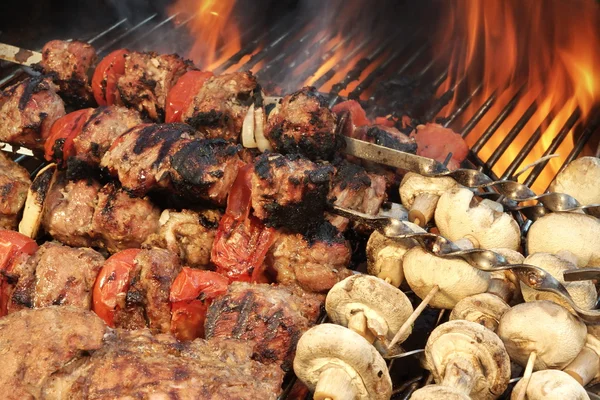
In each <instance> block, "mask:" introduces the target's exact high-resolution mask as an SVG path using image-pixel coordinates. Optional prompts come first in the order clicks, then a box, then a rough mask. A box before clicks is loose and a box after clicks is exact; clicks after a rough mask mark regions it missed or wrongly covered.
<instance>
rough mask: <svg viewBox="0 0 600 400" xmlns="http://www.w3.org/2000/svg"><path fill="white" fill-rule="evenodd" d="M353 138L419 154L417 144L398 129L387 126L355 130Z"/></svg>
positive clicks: (368, 126) (363, 127)
mask: <svg viewBox="0 0 600 400" xmlns="http://www.w3.org/2000/svg"><path fill="white" fill-rule="evenodd" d="M353 137H354V138H355V139H359V140H363V141H365V142H370V143H375V144H378V145H380V146H384V147H389V148H390V149H395V150H400V151H403V152H405V153H412V154H416V153H417V142H416V141H415V139H413V138H409V137H408V136H406V135H405V134H403V133H402V132H400V131H399V130H398V129H396V128H394V127H390V126H385V125H367V126H362V127H360V128H357V129H355V130H354V134H353Z"/></svg>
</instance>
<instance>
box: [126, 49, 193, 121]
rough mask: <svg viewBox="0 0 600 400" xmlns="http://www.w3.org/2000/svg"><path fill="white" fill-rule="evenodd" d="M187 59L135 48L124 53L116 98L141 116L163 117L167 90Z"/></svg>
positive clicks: (181, 71) (158, 119) (162, 118)
mask: <svg viewBox="0 0 600 400" xmlns="http://www.w3.org/2000/svg"><path fill="white" fill-rule="evenodd" d="M190 67H191V63H190V62H189V61H186V60H184V59H182V58H181V57H179V56H178V55H176V54H162V55H159V54H157V53H154V52H147V53H140V52H136V51H132V52H129V53H128V54H126V55H125V74H124V75H123V76H121V77H120V78H119V81H118V83H117V90H118V91H119V95H118V96H117V102H118V103H119V104H120V105H124V106H127V107H129V108H133V109H134V110H137V111H139V112H140V114H141V115H142V116H143V117H144V118H149V119H150V120H152V121H156V122H160V121H164V120H165V107H166V103H167V94H168V93H169V90H171V88H172V87H173V86H174V85H175V83H176V82H177V79H179V77H180V76H181V75H183V74H184V73H186V72H187V70H188V69H189V68H190Z"/></svg>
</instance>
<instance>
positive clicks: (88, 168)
mask: <svg viewBox="0 0 600 400" xmlns="http://www.w3.org/2000/svg"><path fill="white" fill-rule="evenodd" d="M65 172H66V175H67V179H68V180H70V181H80V180H83V179H85V180H88V181H91V180H98V181H100V182H103V183H104V181H106V179H104V177H103V175H102V174H101V171H100V169H99V168H98V166H97V165H91V164H88V163H87V162H85V161H82V160H79V159H77V158H74V157H71V158H69V159H68V160H67V167H66V171H65Z"/></svg>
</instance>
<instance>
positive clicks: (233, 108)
mask: <svg viewBox="0 0 600 400" xmlns="http://www.w3.org/2000/svg"><path fill="white" fill-rule="evenodd" d="M252 103H256V105H258V106H262V97H261V94H260V86H259V85H258V83H257V82H256V78H255V77H254V75H252V72H249V71H248V72H234V73H232V74H222V75H218V76H214V77H212V78H210V79H209V80H207V81H206V82H205V83H204V85H203V86H202V89H200V91H199V92H198V94H197V95H196V96H195V97H194V101H193V102H192V103H191V104H190V105H189V107H188V109H187V110H184V111H183V114H182V116H181V120H182V121H184V122H186V123H188V124H190V125H192V126H193V127H194V128H196V129H198V130H199V131H200V132H203V133H204V134H205V135H206V137H208V138H221V139H226V140H231V141H233V142H237V141H238V140H239V137H240V134H241V132H242V124H243V122H244V117H245V116H246V114H247V112H248V108H249V107H250V105H251V104H252Z"/></svg>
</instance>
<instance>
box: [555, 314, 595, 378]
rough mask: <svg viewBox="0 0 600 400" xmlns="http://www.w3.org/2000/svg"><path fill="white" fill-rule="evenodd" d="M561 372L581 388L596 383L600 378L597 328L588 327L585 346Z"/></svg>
mask: <svg viewBox="0 0 600 400" xmlns="http://www.w3.org/2000/svg"><path fill="white" fill-rule="evenodd" d="M563 371H565V372H566V373H567V374H569V375H571V376H572V377H573V378H575V380H576V381H577V382H579V383H580V384H581V385H582V386H586V385H588V384H590V383H596V382H597V381H598V379H599V378H600V339H599V338H598V332H597V327H590V326H588V335H587V338H586V342H585V346H584V347H583V349H581V351H580V352H579V354H578V355H577V357H576V358H575V359H574V360H573V361H572V362H571V363H570V364H569V365H567V366H566V367H565V368H564V369H563Z"/></svg>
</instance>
